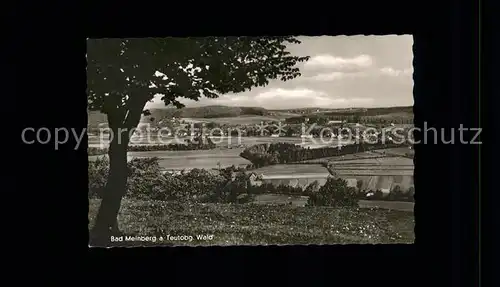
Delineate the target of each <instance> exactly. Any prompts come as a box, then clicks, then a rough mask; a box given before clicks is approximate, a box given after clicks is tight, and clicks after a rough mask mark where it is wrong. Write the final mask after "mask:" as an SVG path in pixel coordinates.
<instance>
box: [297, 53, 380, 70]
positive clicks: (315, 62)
mask: <svg viewBox="0 0 500 287" xmlns="http://www.w3.org/2000/svg"><path fill="white" fill-rule="evenodd" d="M372 64H373V59H372V57H370V56H369V55H366V54H362V55H359V56H357V57H354V58H342V57H335V56H332V55H329V54H321V55H316V56H313V57H311V59H309V61H307V62H306V63H305V64H304V67H306V68H333V69H352V68H367V67H370V66H371V65H372Z"/></svg>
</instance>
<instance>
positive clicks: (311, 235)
mask: <svg viewBox="0 0 500 287" xmlns="http://www.w3.org/2000/svg"><path fill="white" fill-rule="evenodd" d="M99 202H100V201H99V200H93V199H92V200H90V202H89V222H90V223H89V228H91V227H92V224H93V222H94V220H95V216H96V213H97V210H98V207H99V204H100V203H99ZM413 222H414V219H413V213H412V212H404V211H395V210H384V209H368V208H367V209H365V208H360V209H343V208H328V207H295V206H288V205H260V204H182V203H176V202H162V201H135V200H127V199H124V200H123V202H122V207H121V210H120V214H119V216H118V225H119V227H120V229H121V230H122V231H123V232H124V233H125V235H129V236H156V237H157V240H158V239H159V236H163V237H164V238H166V236H167V235H170V236H175V235H187V236H189V235H190V236H193V241H191V242H189V241H169V242H168V241H167V240H166V239H165V240H164V241H163V243H164V244H161V243H159V242H158V241H157V242H156V243H155V244H153V245H189V246H193V245H205V246H210V245H212V246H213V245H280V244H363V243H365V244H379V243H380V244H389V243H413V241H414V232H413V228H414V223H413ZM197 235H213V239H212V240H197V239H196V236H197ZM127 243H128V244H127V245H128V246H134V245H135V246H141V245H146V244H147V243H146V244H145V243H143V242H127ZM116 244H117V245H115V246H119V243H116ZM150 245H151V244H150Z"/></svg>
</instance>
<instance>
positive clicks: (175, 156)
mask: <svg viewBox="0 0 500 287" xmlns="http://www.w3.org/2000/svg"><path fill="white" fill-rule="evenodd" d="M242 150H243V149H225V150H220V149H214V150H192V151H144V152H128V160H129V161H130V160H132V159H133V158H142V157H158V158H159V164H160V167H161V168H162V169H165V170H182V169H193V168H204V169H212V168H218V167H219V166H218V163H220V167H221V168H224V167H229V166H232V165H235V166H242V165H247V164H250V162H249V161H248V160H246V159H244V158H242V157H240V156H239V154H240V152H241V151H242ZM103 156H104V157H107V155H102V156H89V160H95V159H97V158H98V157H103Z"/></svg>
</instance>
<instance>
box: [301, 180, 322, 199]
mask: <svg viewBox="0 0 500 287" xmlns="http://www.w3.org/2000/svg"><path fill="white" fill-rule="evenodd" d="M319 188H320V187H319V182H318V181H317V180H315V181H313V182H311V183H310V184H308V185H307V186H306V188H305V189H304V193H303V194H304V195H305V196H311V195H312V194H313V193H315V192H318V191H319Z"/></svg>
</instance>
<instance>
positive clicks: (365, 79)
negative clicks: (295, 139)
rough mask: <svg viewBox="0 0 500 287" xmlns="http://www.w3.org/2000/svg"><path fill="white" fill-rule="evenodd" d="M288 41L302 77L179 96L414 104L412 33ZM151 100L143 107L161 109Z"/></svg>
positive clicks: (274, 102) (287, 105) (245, 101)
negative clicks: (234, 90) (302, 59)
mask: <svg viewBox="0 0 500 287" xmlns="http://www.w3.org/2000/svg"><path fill="white" fill-rule="evenodd" d="M297 39H299V40H300V41H301V42H302V43H301V44H290V45H289V46H288V51H290V52H291V53H292V54H293V55H296V56H310V57H311V58H310V59H309V61H307V62H305V63H299V64H298V65H297V67H298V68H299V69H300V72H301V74H302V75H301V76H300V77H298V78H296V79H293V80H290V81H286V82H282V81H280V80H272V81H270V83H269V85H267V86H265V87H258V88H253V89H252V90H251V91H248V92H242V93H237V94H226V95H221V96H220V97H219V98H217V99H208V98H201V99H200V100H199V101H198V102H196V101H192V100H187V99H181V100H180V101H181V102H182V103H184V104H185V105H186V106H187V107H197V106H207V105H225V106H247V107H263V108H266V109H291V108H303V107H319V108H349V107H365V108H370V107H390V106H411V105H413V79H412V72H413V65H412V61H413V52H412V45H413V37H412V36H411V35H402V36H398V35H387V36H315V37H304V36H299V37H297ZM162 107H165V105H164V104H163V103H162V102H161V101H160V100H159V97H158V98H156V99H155V100H154V101H153V102H151V103H148V104H147V106H146V108H162Z"/></svg>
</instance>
